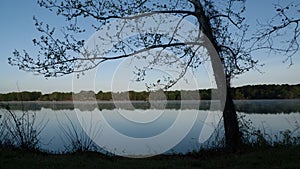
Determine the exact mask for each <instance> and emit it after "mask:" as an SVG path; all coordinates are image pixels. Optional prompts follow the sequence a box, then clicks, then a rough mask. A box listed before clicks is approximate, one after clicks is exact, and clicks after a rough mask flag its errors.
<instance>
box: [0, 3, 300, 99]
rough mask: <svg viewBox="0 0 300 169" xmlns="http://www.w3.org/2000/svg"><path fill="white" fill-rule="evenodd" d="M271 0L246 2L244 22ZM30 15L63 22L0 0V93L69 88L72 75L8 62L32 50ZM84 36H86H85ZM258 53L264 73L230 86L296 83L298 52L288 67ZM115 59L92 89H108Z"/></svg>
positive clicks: (268, 9)
mask: <svg viewBox="0 0 300 169" xmlns="http://www.w3.org/2000/svg"><path fill="white" fill-rule="evenodd" d="M274 2H277V1H276V0H266V1H259V0H253V1H249V2H247V4H246V7H247V9H246V10H247V13H246V14H247V16H246V17H247V22H249V23H250V24H251V23H252V24H253V23H255V22H256V21H255V20H256V19H260V18H261V17H268V16H272V14H274V8H273V6H272V3H274ZM257 4H259V5H257ZM34 15H35V16H37V17H38V18H39V19H41V20H43V21H45V22H47V23H49V24H50V25H54V26H59V25H61V24H63V23H64V19H62V18H58V17H57V16H56V15H55V14H54V13H51V12H49V11H48V10H45V9H44V8H40V7H39V6H38V5H37V4H36V1H35V0H26V1H24V0H2V1H0V21H1V28H0V78H1V82H0V93H8V92H12V91H19V90H20V91H41V92H43V93H50V92H53V91H65V92H69V91H72V90H73V89H72V87H73V86H72V78H73V75H67V76H65V77H58V78H49V79H45V78H44V77H43V76H41V75H39V76H37V75H33V73H28V72H24V71H20V70H18V68H17V67H12V66H10V65H9V64H8V62H7V58H8V57H10V56H12V52H13V51H14V49H18V50H23V49H26V50H27V51H29V52H32V51H34V50H35V48H34V47H33V44H32V39H33V38H34V37H37V36H38V35H39V34H38V32H37V31H36V29H35V27H34V21H33V19H32V17H33V16H34ZM91 34H92V33H91ZM86 38H89V36H87V37H86ZM258 55H259V56H256V58H259V59H260V61H261V63H264V64H265V66H264V67H262V68H261V69H260V70H261V71H262V72H264V73H259V72H258V71H255V70H252V71H250V72H247V73H245V74H243V75H241V76H238V77H237V78H236V79H234V80H233V86H242V85H249V84H250V85H251V84H299V83H300V76H299V73H300V56H299V52H298V53H297V54H296V55H295V56H294V57H293V61H294V65H293V66H292V67H289V65H288V63H282V61H283V60H284V59H285V58H283V57H281V56H276V55H275V56H273V55H272V56H271V55H268V54H267V53H259V54H258ZM119 63H120V62H118V61H116V62H113V63H105V64H103V65H101V66H100V68H99V69H98V72H97V75H96V77H97V79H98V80H97V81H96V82H95V83H96V87H95V88H94V89H95V90H96V91H99V90H102V91H110V90H112V87H111V78H112V76H113V74H114V72H115V70H116V65H118V64H119ZM125 78H126V77H125ZM75 79H76V78H75ZM200 81H201V80H200ZM128 85H129V84H128ZM87 86H89V85H87ZM92 86H93V85H92ZM77 87H78V86H77ZM200 87H201V88H209V87H211V86H210V85H209V80H208V82H205V83H203V85H201V86H200ZM79 88H80V86H79ZM83 89H85V90H86V89H87V88H84V87H83Z"/></svg>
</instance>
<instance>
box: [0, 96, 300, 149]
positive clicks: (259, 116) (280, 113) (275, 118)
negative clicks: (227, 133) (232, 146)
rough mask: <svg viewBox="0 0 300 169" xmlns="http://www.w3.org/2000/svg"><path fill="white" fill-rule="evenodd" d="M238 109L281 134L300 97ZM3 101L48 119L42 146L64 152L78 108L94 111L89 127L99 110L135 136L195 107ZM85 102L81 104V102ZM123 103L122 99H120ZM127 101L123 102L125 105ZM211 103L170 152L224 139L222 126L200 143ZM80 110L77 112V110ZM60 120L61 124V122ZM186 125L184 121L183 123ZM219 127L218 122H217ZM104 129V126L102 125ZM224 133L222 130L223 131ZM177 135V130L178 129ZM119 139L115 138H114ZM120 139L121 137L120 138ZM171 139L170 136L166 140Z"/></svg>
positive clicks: (299, 108) (294, 118) (77, 123)
mask: <svg viewBox="0 0 300 169" xmlns="http://www.w3.org/2000/svg"><path fill="white" fill-rule="evenodd" d="M235 103H236V106H237V110H238V111H239V112H240V113H242V114H245V115H246V118H248V119H250V120H251V121H252V122H253V125H254V127H257V128H260V129H263V130H264V131H265V132H267V133H268V134H270V135H273V134H278V133H279V132H280V131H284V130H286V129H290V130H294V129H295V127H296V126H295V125H296V124H297V123H298V122H299V121H300V113H299V112H300V100H252V101H236V102H235ZM2 104H9V106H10V107H11V108H12V109H13V110H15V112H16V113H21V112H22V109H24V110H26V111H29V112H36V115H37V119H38V120H42V119H44V120H47V121H48V124H47V126H46V127H45V129H44V130H43V132H42V133H41V138H42V143H43V144H41V145H40V147H41V148H42V149H44V150H47V151H53V152H61V151H63V150H65V146H66V143H65V142H63V141H62V137H64V135H63V133H62V131H61V129H62V128H61V127H62V126H67V125H68V124H69V121H68V120H67V118H66V116H68V117H69V118H70V119H71V121H72V123H73V125H74V127H75V128H77V129H78V130H80V129H81V126H82V120H81V119H80V118H78V117H80V116H78V112H79V113H80V114H81V115H92V114H93V117H92V116H91V117H90V119H91V120H93V121H94V122H93V123H92V122H91V121H88V120H86V121H85V122H84V123H85V125H87V128H88V126H89V125H90V124H97V125H99V126H98V127H95V126H94V127H95V128H101V127H103V126H102V125H103V122H102V121H99V120H97V118H94V116H96V115H97V113H99V112H100V113H101V114H102V115H103V117H105V119H106V122H107V123H108V124H109V125H110V126H113V129H114V130H116V131H118V132H119V133H121V134H123V135H126V136H129V137H134V138H146V137H153V136H156V135H159V134H160V133H162V132H164V131H165V130H168V129H169V128H170V126H172V125H173V124H174V122H175V120H176V118H177V117H178V114H179V112H180V111H182V113H183V114H184V115H186V116H189V114H190V113H191V112H194V111H195V109H188V107H187V108H186V109H183V110H181V109H180V102H176V101H172V102H168V104H167V108H166V109H164V110H163V113H161V111H162V109H149V106H150V105H149V103H148V102H132V105H133V106H134V108H135V109H134V110H132V109H126V108H124V109H121V108H118V109H116V108H115V106H114V104H113V103H112V102H98V104H96V106H95V104H89V103H88V102H81V103H79V104H76V108H74V105H73V102H24V103H22V104H21V103H20V102H9V103H3V102H2ZM80 104H82V106H80ZM120 104H121V105H122V102H120ZM126 104H127V103H124V105H126ZM188 104H191V107H193V106H192V105H193V104H196V103H195V102H193V101H189V102H188ZM209 107H210V101H201V102H200V106H199V110H196V111H197V119H196V121H195V123H194V124H193V126H192V128H191V130H190V131H189V132H188V133H186V136H185V137H184V139H183V140H182V141H180V142H179V143H178V144H177V145H176V146H175V147H173V148H172V149H171V150H170V151H168V152H181V153H184V152H188V151H192V150H195V149H197V148H199V147H201V146H204V147H205V146H206V145H208V144H209V143H211V142H212V141H215V139H216V137H219V139H222V138H220V137H222V136H220V135H222V133H223V131H222V127H220V126H219V127H220V128H219V129H218V130H216V133H213V135H212V137H211V138H210V140H208V141H207V142H205V143H203V144H200V143H199V136H200V135H201V131H202V128H203V125H204V122H205V120H206V118H207V116H208V114H209V113H213V112H214V111H212V110H208V109H209ZM4 112H5V111H4V110H3V109H2V110H0V114H1V113H4ZM76 112H77V113H76ZM122 112H123V113H125V114H126V115H131V120H128V116H126V117H127V119H126V118H125V117H124V114H122ZM138 113H140V115H143V113H144V114H145V113H146V114H147V113H148V114H149V113H153V114H155V113H156V115H159V118H152V117H151V118H149V120H148V121H145V123H138V122H137V121H135V120H134V119H135V118H136V117H135V116H134V115H135V114H138ZM219 113H220V112H219ZM59 124H61V125H59ZM182 125H184V123H183V124H182ZM215 127H216V128H217V127H218V126H215ZM101 129H103V128H101ZM220 133H221V134H220ZM173 134H174V135H176V134H178V133H176V132H174V133H173ZM97 137H98V138H99V139H100V140H101V138H103V133H101V132H100V133H99V136H97ZM111 141H116V140H111ZM117 141H119V140H117ZM165 141H166V142H168V141H169V140H167V139H166V140H165Z"/></svg>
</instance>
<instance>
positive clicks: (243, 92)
mask: <svg viewBox="0 0 300 169" xmlns="http://www.w3.org/2000/svg"><path fill="white" fill-rule="evenodd" d="M185 92H192V93H194V92H195V91H185ZM198 92H199V95H200V98H201V99H202V100H210V99H211V89H201V90H199V91H198ZM112 94H114V95H115V96H118V95H119V96H120V98H122V97H121V96H122V95H127V93H112V92H102V91H99V92H98V93H94V92H93V91H81V92H80V93H75V94H74V93H72V92H66V93H64V92H53V93H50V94H42V93H41V92H26V91H24V92H12V93H7V94H0V101H70V100H73V99H75V100H76V99H78V100H82V99H86V100H89V99H91V100H92V99H94V97H95V96H96V99H97V100H112ZM165 95H166V97H167V99H168V100H181V91H166V92H165ZM232 95H233V98H234V99H236V100H248V99H300V84H298V85H253V86H250V85H249V86H242V87H236V88H232ZM187 96H191V97H190V98H185V99H191V100H194V99H195V98H193V97H192V96H194V95H193V94H191V95H189V94H187V95H186V97H187ZM129 97H130V100H147V99H148V97H149V92H146V91H142V92H136V91H129ZM115 98H118V97H115ZM196 100H198V99H197V98H196Z"/></svg>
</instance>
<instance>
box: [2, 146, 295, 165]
mask: <svg viewBox="0 0 300 169" xmlns="http://www.w3.org/2000/svg"><path fill="white" fill-rule="evenodd" d="M299 159H300V146H290V147H285V146H283V147H273V148H255V149H251V150H249V149H248V150H247V149H246V150H244V151H242V152H237V153H225V152H220V151H203V152H198V153H192V154H189V155H168V156H167V155H165V156H162V155H161V156H155V157H151V158H144V159H130V158H124V157H111V156H104V155H102V154H100V153H95V152H84V153H72V154H63V155H54V154H47V153H42V152H30V151H22V150H17V149H8V148H5V149H0V166H1V167H0V168H14V169H15V168H70V169H76V168H105V169H107V168H113V169H117V168H122V169H123V168H130V169H133V168H185V169H186V168H211V169H216V168H223V169H226V168H228V169H229V168H230V169H234V168H243V169H247V168H249V169H252V168H256V169H258V168H268V169H272V168H274V169H275V168H280V169H285V168H286V169H287V168H289V169H293V168H295V169H298V168H300V162H299Z"/></svg>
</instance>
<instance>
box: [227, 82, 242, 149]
mask: <svg viewBox="0 0 300 169" xmlns="http://www.w3.org/2000/svg"><path fill="white" fill-rule="evenodd" d="M223 120H224V129H225V143H226V148H227V149H228V150H229V151H236V150H237V149H238V148H239V147H240V145H241V133H240V130H239V124H238V119H237V114H236V110H235V106H234V103H233V99H232V92H231V88H230V85H227V94H226V101H225V107H224V110H223Z"/></svg>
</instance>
